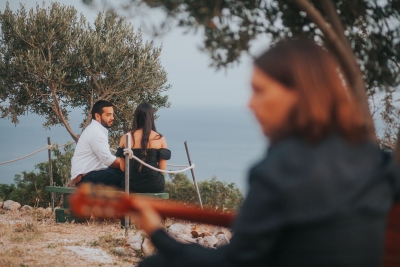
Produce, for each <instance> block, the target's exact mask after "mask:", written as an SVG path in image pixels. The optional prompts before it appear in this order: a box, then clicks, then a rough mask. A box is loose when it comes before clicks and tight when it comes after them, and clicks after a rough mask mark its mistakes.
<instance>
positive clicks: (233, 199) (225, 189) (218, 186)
mask: <svg viewBox="0 0 400 267" xmlns="http://www.w3.org/2000/svg"><path fill="white" fill-rule="evenodd" d="M169 178H170V179H169V181H167V182H166V186H165V192H168V193H169V196H170V199H173V200H178V201H182V202H185V203H196V204H197V203H198V199H197V194H196V190H195V187H194V185H193V182H191V181H190V180H189V178H188V177H187V175H186V174H182V173H179V174H176V175H174V174H170V175H169ZM198 187H199V191H200V196H201V199H202V202H203V205H204V206H210V207H213V208H216V209H219V210H225V209H228V210H237V209H239V208H240V206H241V204H242V202H243V194H242V192H241V191H240V189H239V188H238V187H237V186H236V184H235V183H229V184H228V183H227V182H222V181H218V180H217V177H215V176H213V177H212V178H211V180H205V181H201V182H198Z"/></svg>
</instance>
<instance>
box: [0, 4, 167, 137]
mask: <svg viewBox="0 0 400 267" xmlns="http://www.w3.org/2000/svg"><path fill="white" fill-rule="evenodd" d="M0 26H1V33H0V54H1V57H0V81H1V82H0V101H1V102H6V101H7V102H8V103H9V105H8V106H1V107H0V111H1V113H2V114H1V116H2V117H3V118H4V117H7V118H10V119H11V121H12V122H13V123H15V124H17V123H18V122H19V121H18V117H19V116H21V115H23V114H24V112H25V111H29V112H31V113H35V114H38V115H40V116H42V117H44V118H46V122H45V123H44V126H45V127H47V128H49V127H51V126H54V125H62V126H64V127H65V128H66V130H67V131H68V132H69V134H70V135H71V136H72V138H73V139H74V140H77V139H78V134H77V133H74V132H73V130H72V128H71V127H70V125H69V120H68V114H69V111H70V110H71V108H81V109H82V110H83V111H84V113H85V119H84V120H83V122H82V125H81V127H82V128H84V127H86V126H87V125H88V124H89V123H90V120H91V116H90V110H91V107H92V105H93V103H94V102H95V101H97V100H101V99H104V100H109V101H111V102H113V103H114V104H115V106H116V109H115V113H116V114H115V122H114V125H115V127H113V128H112V129H111V139H112V141H111V143H114V142H115V140H116V139H117V136H118V137H119V136H121V135H122V134H123V133H124V132H126V131H127V130H128V128H129V127H130V123H131V120H132V115H133V111H134V109H135V108H136V106H137V105H138V104H139V103H141V102H144V101H145V102H148V103H150V104H152V105H153V107H154V108H155V110H158V109H159V108H162V107H168V106H169V103H168V97H167V96H165V95H162V94H163V92H165V91H167V90H168V89H169V87H170V86H169V85H167V84H166V82H167V73H166V72H165V70H164V69H163V67H162V66H161V63H160V53H161V48H160V47H154V45H153V42H146V43H143V40H142V34H141V30H140V29H139V30H137V31H135V30H134V28H133V26H132V25H131V24H130V23H129V22H128V21H127V20H126V19H124V18H118V17H117V16H116V15H115V14H114V13H113V12H102V13H99V14H98V16H97V18H96V20H95V22H94V24H93V25H90V24H89V23H87V22H86V19H85V18H84V16H83V15H80V16H78V14H77V11H76V9H75V8H74V7H72V6H64V5H61V4H59V3H54V2H53V3H51V4H49V6H48V7H47V8H45V7H40V6H39V5H37V6H36V9H30V10H29V11H27V10H25V8H24V6H23V5H21V6H20V9H19V10H18V11H17V12H15V13H14V12H13V11H12V10H10V8H9V6H8V4H7V7H6V9H5V10H4V11H3V12H1V11H0Z"/></svg>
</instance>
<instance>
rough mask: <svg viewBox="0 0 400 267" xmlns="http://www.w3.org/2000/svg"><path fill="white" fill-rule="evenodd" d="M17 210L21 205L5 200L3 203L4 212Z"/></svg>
mask: <svg viewBox="0 0 400 267" xmlns="http://www.w3.org/2000/svg"><path fill="white" fill-rule="evenodd" d="M19 208H21V204H19V203H18V202H15V201H12V200H6V201H5V202H4V203H3V209H5V210H18V209H19Z"/></svg>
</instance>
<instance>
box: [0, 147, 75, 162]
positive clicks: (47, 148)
mask: <svg viewBox="0 0 400 267" xmlns="http://www.w3.org/2000/svg"><path fill="white" fill-rule="evenodd" d="M70 144H74V142H68V143H66V144H63V145H47V146H45V147H43V148H41V149H38V150H36V151H35V152H32V153H30V154H28V155H25V156H22V157H19V158H16V159H12V160H9V161H5V162H0V165H4V164H8V163H12V162H15V161H18V160H22V159H25V158H28V157H30V156H33V155H35V154H37V153H39V152H41V151H43V150H49V149H52V148H53V147H63V146H66V145H70Z"/></svg>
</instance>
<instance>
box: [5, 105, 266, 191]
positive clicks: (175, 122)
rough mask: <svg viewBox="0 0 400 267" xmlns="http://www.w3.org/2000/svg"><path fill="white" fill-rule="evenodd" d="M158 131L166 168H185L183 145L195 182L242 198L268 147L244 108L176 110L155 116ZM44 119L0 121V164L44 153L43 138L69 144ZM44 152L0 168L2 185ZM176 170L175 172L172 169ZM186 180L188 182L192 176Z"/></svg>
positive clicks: (77, 113) (74, 117)
mask: <svg viewBox="0 0 400 267" xmlns="http://www.w3.org/2000/svg"><path fill="white" fill-rule="evenodd" d="M81 113H82V112H81V110H72V111H71V113H70V116H69V119H70V122H71V125H72V128H73V130H74V131H75V132H76V133H79V132H80V130H79V124H80V123H81V121H82V120H83V118H84V115H82V114H81ZM157 115H158V119H157V120H156V127H157V130H158V131H159V132H160V133H162V134H163V135H164V136H165V138H166V140H167V144H168V148H169V149H170V150H171V151H172V158H171V160H170V161H169V162H168V163H171V164H179V165H185V164H186V165H187V164H188V157H187V154H186V150H185V146H184V142H185V141H186V142H187V144H188V148H189V153H190V157H191V160H192V163H194V164H195V169H194V174H195V177H196V179H197V181H203V180H210V179H211V178H212V177H213V176H216V177H217V179H218V180H220V181H225V182H227V183H235V184H236V185H237V186H238V187H239V188H240V189H241V190H242V191H243V193H246V191H247V188H248V187H247V176H248V170H249V168H250V167H251V166H252V165H253V164H255V163H256V162H257V160H259V159H260V158H261V157H262V156H263V155H264V153H266V147H267V145H268V142H267V140H266V139H265V137H264V136H263V135H262V134H261V131H260V129H259V126H258V125H257V123H256V121H255V119H254V118H253V116H252V114H251V112H250V111H249V110H248V109H247V108H245V107H236V106H221V107H215V106H211V107H175V106H172V107H171V108H167V109H161V110H159V111H158V112H157ZM43 123H44V119H43V118H41V117H39V116H37V115H35V114H26V115H24V116H22V117H20V122H19V124H17V125H14V124H13V123H12V122H11V121H10V120H8V119H0V137H1V138H0V164H1V163H3V162H6V161H10V160H13V159H17V158H20V157H23V156H25V155H28V154H30V153H32V152H35V151H37V150H39V149H41V148H44V147H46V145H47V137H50V140H51V143H53V144H54V143H58V144H59V145H61V144H65V143H67V142H72V141H73V140H72V138H71V137H70V135H69V134H68V132H67V131H66V129H65V128H64V127H61V126H56V127H52V128H50V129H47V130H46V129H45V128H44V127H43ZM47 160H48V152H47V150H43V151H41V152H39V153H37V154H35V155H33V156H29V157H27V158H25V159H21V160H18V161H15V162H12V163H8V164H1V165H0V183H5V184H11V183H13V181H14V177H15V175H16V174H21V172H22V171H27V172H30V171H35V164H37V163H40V162H43V161H47ZM170 169H171V170H175V168H174V169H173V168H170ZM186 174H187V175H188V177H189V178H190V179H192V175H191V173H190V171H187V172H186Z"/></svg>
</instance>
